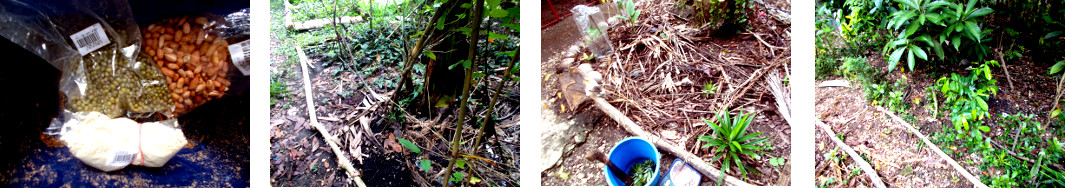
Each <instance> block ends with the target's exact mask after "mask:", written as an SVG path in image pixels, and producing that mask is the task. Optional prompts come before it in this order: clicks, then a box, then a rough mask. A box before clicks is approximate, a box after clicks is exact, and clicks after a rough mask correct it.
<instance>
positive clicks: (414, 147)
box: [396, 137, 422, 154]
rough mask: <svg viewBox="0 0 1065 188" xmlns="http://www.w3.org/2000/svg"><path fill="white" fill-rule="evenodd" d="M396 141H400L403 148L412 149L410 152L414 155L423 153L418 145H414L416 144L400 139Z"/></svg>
mask: <svg viewBox="0 0 1065 188" xmlns="http://www.w3.org/2000/svg"><path fill="white" fill-rule="evenodd" d="M396 140H399V144H401V145H403V147H407V149H410V151H412V152H414V153H417V154H421V153H422V149H419V148H418V145H414V143H413V142H410V140H407V139H403V138H399V137H397V138H396Z"/></svg>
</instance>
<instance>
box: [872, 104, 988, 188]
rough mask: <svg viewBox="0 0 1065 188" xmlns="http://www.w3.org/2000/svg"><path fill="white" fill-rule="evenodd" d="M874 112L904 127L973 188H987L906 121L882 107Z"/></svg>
mask: <svg viewBox="0 0 1065 188" xmlns="http://www.w3.org/2000/svg"><path fill="white" fill-rule="evenodd" d="M876 110H879V111H880V112H884V114H887V115H888V116H891V119H894V120H895V121H898V122H899V123H900V124H902V126H903V127H906V130H909V131H910V133H913V134H914V135H917V137H919V138H921V141H924V144H925V145H927V146H928V147H931V148H932V151H935V152H936V154H939V157H942V158H943V160H946V161H947V164H950V166H953V167H954V170H957V171H958V173H960V174H961V175H962V176H965V179H967V180H969V182H972V183H973V186H974V187H980V188H987V185H984V182H980V178H976V177H974V176H973V174H971V173H969V171H968V170H965V167H962V166H961V165H959V164H958V162H957V161H954V158H951V157H950V156H949V155H947V154H946V153H943V150H940V149H939V146H936V144H934V143H932V141H928V137H925V136H924V134H921V131H918V130H917V129H915V128H913V126H911V125H910V123H906V121H904V120H902V118H899V116H895V113H892V112H891V111H888V110H884V108H883V107H879V106H877V107H876Z"/></svg>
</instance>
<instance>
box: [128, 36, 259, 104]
mask: <svg viewBox="0 0 1065 188" xmlns="http://www.w3.org/2000/svg"><path fill="white" fill-rule="evenodd" d="M229 25H232V23H230V22H227V21H226V20H225V18H224V17H221V16H214V15H203V16H181V17H176V18H169V19H164V20H162V21H159V22H156V23H153V24H151V25H148V27H146V28H144V29H143V30H142V34H141V36H144V38H145V43H144V44H145V45H144V48H143V50H144V51H145V52H146V53H147V54H148V57H151V59H152V60H155V63H156V65H158V66H159V68H160V70H161V71H162V73H163V75H165V76H166V82H167V84H168V86H169V89H170V96H169V98H170V99H171V100H172V101H173V102H174V113H175V114H176V115H183V114H185V113H188V112H189V111H191V110H192V109H195V108H197V107H199V106H201V105H203V104H204V103H206V102H207V101H210V100H212V99H217V98H220V97H222V96H223V95H224V94H225V93H226V91H228V90H229V86H230V84H231V82H230V79H229V78H230V77H231V76H232V75H234V74H237V73H236V72H234V70H235V69H234V68H232V67H231V66H232V65H233V64H234V62H243V63H244V65H246V64H247V58H246V53H247V50H248V43H247V42H246V41H245V42H240V43H238V44H232V45H231V43H230V41H227V40H226V39H225V38H222V37H221V33H222V31H223V29H224V28H230V26H229ZM231 52H236V53H231ZM241 72H245V71H244V70H243V69H242V71H241Z"/></svg>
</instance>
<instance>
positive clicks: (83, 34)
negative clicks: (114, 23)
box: [70, 23, 111, 55]
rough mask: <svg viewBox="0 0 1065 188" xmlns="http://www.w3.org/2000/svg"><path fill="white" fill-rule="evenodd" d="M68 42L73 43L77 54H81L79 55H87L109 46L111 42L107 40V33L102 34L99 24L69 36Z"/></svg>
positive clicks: (102, 30)
mask: <svg viewBox="0 0 1065 188" xmlns="http://www.w3.org/2000/svg"><path fill="white" fill-rule="evenodd" d="M70 40H73V41H74V47H76V48H78V53H81V55H85V54H89V52H92V51H94V50H96V49H99V48H100V47H103V46H105V45H107V44H111V40H110V39H108V38H107V33H106V32H104V28H103V27H102V26H100V23H96V24H92V26H89V27H88V28H85V29H82V30H81V31H78V32H77V33H74V34H73V35H70Z"/></svg>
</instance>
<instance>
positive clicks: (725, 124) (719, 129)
mask: <svg viewBox="0 0 1065 188" xmlns="http://www.w3.org/2000/svg"><path fill="white" fill-rule="evenodd" d="M752 114H753V112H752V113H747V114H744V113H743V112H742V111H741V112H740V115H739V116H736V117H735V118H730V117H729V114H728V110H724V111H720V112H718V113H717V119H718V123H714V122H710V121H709V120H706V119H703V122H706V124H707V125H710V129H713V130H714V133H713V134H711V135H704V136H699V141H703V142H706V144H705V145H703V146H702V148H709V147H717V149H715V150H712V152H713V155H714V158H713V159H711V160H710V161H711V162H713V161H718V160H719V159H720V160H721V166H722V167H721V175H720V176H718V182H721V178H723V177H724V173H725V171H728V170H729V168H731V166H732V165H733V164H735V166H736V167H737V168H739V170H738V171H739V172H740V174H741V175H742V176H743V177H744V178H746V177H747V167H746V165H744V162H743V159H742V158H741V157H745V158H753V159H758V158H760V157H759V155H758V152H759V151H761V150H764V149H765V148H764V147H762V146H760V145H759V144H761V143H762V142H765V141H766V140H768V139H769V138H760V137H758V135H761V134H762V132H757V133H754V134H747V127H749V125H750V124H751V121H752V120H753V119H754V116H751V115H752ZM752 170H753V169H752Z"/></svg>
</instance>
